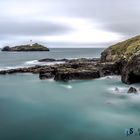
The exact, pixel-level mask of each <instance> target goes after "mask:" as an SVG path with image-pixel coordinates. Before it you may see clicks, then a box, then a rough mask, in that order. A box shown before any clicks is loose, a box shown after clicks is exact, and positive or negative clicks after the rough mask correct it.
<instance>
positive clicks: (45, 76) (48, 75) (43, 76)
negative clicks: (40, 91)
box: [39, 72, 54, 80]
mask: <svg viewBox="0 0 140 140" xmlns="http://www.w3.org/2000/svg"><path fill="white" fill-rule="evenodd" d="M53 77H54V75H53V74H52V73H51V72H45V73H44V72H40V73H39V78H40V79H42V80H43V79H50V78H53Z"/></svg>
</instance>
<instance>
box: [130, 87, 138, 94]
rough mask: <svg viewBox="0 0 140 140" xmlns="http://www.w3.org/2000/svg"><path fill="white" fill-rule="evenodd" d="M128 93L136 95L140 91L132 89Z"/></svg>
mask: <svg viewBox="0 0 140 140" xmlns="http://www.w3.org/2000/svg"><path fill="white" fill-rule="evenodd" d="M127 93H129V94H130V93H131V94H132V93H134V94H136V93H138V91H137V89H136V88H134V87H130V88H129V90H128V92H127Z"/></svg>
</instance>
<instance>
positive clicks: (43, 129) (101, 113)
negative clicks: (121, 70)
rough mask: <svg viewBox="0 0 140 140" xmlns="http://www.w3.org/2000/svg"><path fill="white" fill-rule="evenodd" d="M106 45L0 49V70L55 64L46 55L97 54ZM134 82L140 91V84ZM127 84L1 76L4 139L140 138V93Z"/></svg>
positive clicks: (117, 78) (1, 136) (0, 132)
mask: <svg viewBox="0 0 140 140" xmlns="http://www.w3.org/2000/svg"><path fill="white" fill-rule="evenodd" d="M103 50H104V48H52V49H50V51H49V52H0V70H4V69H11V68H18V67H30V66H34V65H53V64H54V63H39V62H38V60H39V59H43V58H55V59H62V58H69V59H73V58H98V57H100V53H101V52H102V51H103ZM55 63H56V62H55ZM131 86H134V87H136V88H137V89H138V91H139V93H140V84H135V85H131ZM129 87H130V85H125V84H123V83H122V82H121V77H120V76H107V77H102V78H99V79H93V80H72V81H69V82H67V83H65V82H56V81H54V80H53V79H48V80H40V79H39V76H38V74H31V73H26V74H21V73H18V74H12V75H0V140H135V139H136V140H137V139H138V140H139V139H140V94H135V95H134V94H127V91H128V89H129ZM116 88H117V90H116Z"/></svg>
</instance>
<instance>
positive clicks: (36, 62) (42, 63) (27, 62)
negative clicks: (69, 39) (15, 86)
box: [24, 60, 65, 65]
mask: <svg viewBox="0 0 140 140" xmlns="http://www.w3.org/2000/svg"><path fill="white" fill-rule="evenodd" d="M63 63H65V62H64V61H61V62H60V61H55V62H39V61H38V60H31V61H26V62H25V63H24V65H55V64H63Z"/></svg>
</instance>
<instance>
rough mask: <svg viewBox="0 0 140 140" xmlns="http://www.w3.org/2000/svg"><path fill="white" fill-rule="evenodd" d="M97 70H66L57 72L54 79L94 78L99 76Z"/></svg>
mask: <svg viewBox="0 0 140 140" xmlns="http://www.w3.org/2000/svg"><path fill="white" fill-rule="evenodd" d="M99 77H100V75H99V71H98V70H97V71H66V72H61V71H59V72H57V73H56V75H55V78H54V80H56V81H65V82H66V81H69V80H79V79H95V78H99Z"/></svg>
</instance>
